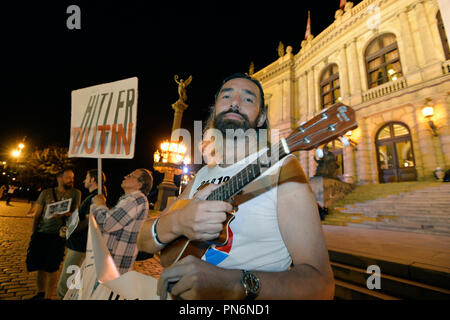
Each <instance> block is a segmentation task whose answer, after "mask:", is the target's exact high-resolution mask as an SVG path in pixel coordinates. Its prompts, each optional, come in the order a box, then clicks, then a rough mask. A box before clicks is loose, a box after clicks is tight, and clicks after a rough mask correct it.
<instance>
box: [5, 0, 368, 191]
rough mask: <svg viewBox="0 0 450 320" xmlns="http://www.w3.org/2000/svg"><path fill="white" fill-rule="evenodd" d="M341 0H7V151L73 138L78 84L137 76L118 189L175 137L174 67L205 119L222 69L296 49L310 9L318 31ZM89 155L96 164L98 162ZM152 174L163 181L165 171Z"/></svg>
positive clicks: (193, 116) (188, 124) (191, 116)
mask: <svg viewBox="0 0 450 320" xmlns="http://www.w3.org/2000/svg"><path fill="white" fill-rule="evenodd" d="M353 2H354V4H355V5H356V4H358V3H359V2H360V1H353ZM72 4H76V5H78V6H79V7H80V9H81V30H69V29H68V28H67V27H66V20H67V18H68V17H69V16H70V14H67V13H66V9H67V7H68V6H69V5H72ZM338 7H339V0H327V1H317V0H316V1H314V2H313V1H295V2H287V1H283V2H280V1H245V2H244V1H220V2H217V3H216V2H214V1H209V2H201V3H199V2H197V1H185V2H180V3H178V2H173V1H162V2H159V1H122V2H117V3H116V2H112V1H111V2H109V1H108V2H106V1H81V2H80V1H70V2H68V1H58V3H56V2H55V3H49V2H43V1H39V2H37V1H35V2H32V3H27V2H16V3H15V4H8V5H5V4H3V3H2V8H1V19H0V21H1V22H0V23H1V24H0V30H1V31H0V32H1V40H0V41H1V51H2V55H1V61H2V62H1V63H2V68H1V74H2V77H1V81H2V83H1V102H0V104H1V117H0V124H1V125H0V153H1V156H2V157H1V158H4V159H7V158H8V157H9V154H10V152H11V150H12V148H13V147H15V146H16V145H17V143H18V142H19V141H20V140H21V139H22V138H23V137H24V136H26V137H27V140H26V142H27V148H29V150H33V149H34V148H43V147H45V146H47V145H50V144H57V145H60V146H66V147H68V145H69V132H70V112H71V111H70V110H71V105H70V103H71V91H72V90H75V89H79V88H84V87H88V86H92V85H96V84H101V83H105V82H112V81H116V80H121V79H125V78H130V77H135V76H136V77H138V78H139V88H138V90H139V93H138V94H139V98H138V123H137V138H136V140H137V141H136V151H135V157H134V159H133V160H110V159H105V160H103V165H104V169H105V173H106V174H107V176H108V177H109V183H108V185H109V188H110V189H112V190H114V189H117V188H118V186H119V185H120V181H121V180H122V177H123V175H124V174H126V173H128V172H129V171H132V170H133V169H135V168H137V167H146V168H149V169H151V170H152V169H153V168H152V165H153V152H154V151H155V150H156V147H157V146H158V145H159V143H160V142H161V141H162V140H164V139H168V138H169V135H170V130H171V127H172V121H173V110H172V108H171V104H172V103H174V102H175V101H176V100H177V99H178V92H177V84H176V83H175V82H174V80H173V76H174V75H175V74H178V75H180V77H181V78H182V79H186V78H187V77H188V76H189V75H192V76H193V81H192V83H191V85H190V86H189V87H188V89H187V95H188V104H189V108H188V109H187V110H186V111H185V112H184V115H183V122H182V127H184V128H187V129H192V128H193V122H194V120H202V121H203V120H205V119H206V117H207V110H208V106H210V105H211V104H212V103H213V97H214V93H215V91H216V89H217V88H218V86H219V84H220V82H221V80H222V79H223V78H224V77H226V76H228V75H230V74H232V73H235V72H248V67H249V65H250V62H251V61H254V64H255V71H258V70H259V69H261V68H263V67H265V66H267V65H268V64H270V63H272V62H273V61H275V60H276V59H277V58H278V53H277V47H278V43H279V41H282V42H283V43H284V45H285V47H286V46H288V45H290V46H292V47H293V53H294V54H296V53H298V51H299V50H300V43H301V41H302V40H303V38H304V34H305V29H306V20H307V15H308V14H307V11H308V10H310V11H311V20H312V22H311V29H312V33H313V34H314V35H318V34H319V33H320V32H321V31H322V30H324V29H325V28H326V27H327V26H328V25H330V24H331V23H332V22H333V21H334V13H335V11H336V10H337V9H338ZM88 164H89V165H92V167H95V166H96V161H95V160H93V161H91V160H88ZM152 171H153V170H152ZM76 174H77V175H78V176H79V178H84V175H85V173H84V172H83V173H76ZM81 176H83V177H81ZM154 176H155V180H156V181H155V186H154V188H155V187H156V184H158V183H159V182H160V179H161V175H160V174H159V173H155V174H154ZM77 180H78V181H80V179H77ZM81 180H82V179H81ZM77 187H78V188H80V189H81V188H82V186H81V185H80V184H78V185H77ZM113 193H114V192H113Z"/></svg>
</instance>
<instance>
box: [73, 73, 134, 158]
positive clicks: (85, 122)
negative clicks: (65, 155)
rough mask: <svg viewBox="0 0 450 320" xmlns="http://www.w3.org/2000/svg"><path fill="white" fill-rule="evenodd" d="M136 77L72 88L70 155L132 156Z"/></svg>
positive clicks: (95, 156) (81, 156)
mask: <svg viewBox="0 0 450 320" xmlns="http://www.w3.org/2000/svg"><path fill="white" fill-rule="evenodd" d="M137 86H138V79H137V78H136V77H134V78H129V79H125V80H120V81H116V82H111V83H105V84H101V85H96V86H92V87H88V88H83V89H79V90H74V91H72V117H71V125H70V146H69V157H80V158H116V159H132V158H133V157H134V146H135V140H136V122H137V99H138V87H137Z"/></svg>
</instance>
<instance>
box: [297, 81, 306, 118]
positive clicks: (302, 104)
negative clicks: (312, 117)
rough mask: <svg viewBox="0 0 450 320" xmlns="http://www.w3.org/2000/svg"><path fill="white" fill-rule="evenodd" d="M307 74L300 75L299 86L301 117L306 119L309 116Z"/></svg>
mask: <svg viewBox="0 0 450 320" xmlns="http://www.w3.org/2000/svg"><path fill="white" fill-rule="evenodd" d="M307 80H308V79H307V76H306V74H302V75H300V78H299V82H298V86H299V101H298V102H299V108H300V110H299V118H300V119H304V118H306V117H307V116H308V83H307Z"/></svg>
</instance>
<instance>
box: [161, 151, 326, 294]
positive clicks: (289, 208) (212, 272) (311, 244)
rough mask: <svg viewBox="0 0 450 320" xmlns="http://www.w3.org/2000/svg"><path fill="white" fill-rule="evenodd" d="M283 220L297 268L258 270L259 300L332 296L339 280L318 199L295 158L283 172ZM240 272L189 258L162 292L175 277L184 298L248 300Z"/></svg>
mask: <svg viewBox="0 0 450 320" xmlns="http://www.w3.org/2000/svg"><path fill="white" fill-rule="evenodd" d="M293 208H295V210H293ZM278 224H279V227H280V231H281V235H282V238H283V240H284V242H285V245H286V247H287V249H288V251H289V253H290V254H291V257H292V260H293V265H294V266H293V267H292V268H291V269H290V270H287V271H283V272H259V271H255V272H254V273H255V275H256V276H257V277H258V278H259V280H260V283H261V292H260V293H259V296H258V299H332V298H333V296H334V280H333V274H332V271H331V267H330V264H329V258H328V251H327V248H326V245H325V240H324V237H323V234H322V227H321V224H320V219H319V215H318V211H317V205H316V200H315V198H314V195H313V194H312V192H311V189H310V187H309V184H308V183H307V179H306V177H305V175H304V173H303V170H302V169H301V167H300V163H299V162H298V160H296V159H289V160H287V161H286V163H285V165H284V166H283V168H282V169H281V172H280V178H279V186H278ZM241 276H242V274H241V271H240V270H227V269H223V268H218V267H216V266H213V265H211V264H209V263H207V262H205V261H202V260H200V259H197V258H194V257H186V258H184V259H183V260H181V261H180V262H178V263H177V264H175V265H174V266H172V267H170V268H168V269H166V270H165V271H164V272H163V274H162V275H161V278H160V281H159V283H158V285H159V293H160V294H162V295H164V290H165V287H166V282H167V281H170V279H181V280H180V281H179V282H178V283H177V284H176V285H175V286H174V287H173V289H172V294H173V295H175V296H180V297H181V298H182V299H243V298H244V290H243V288H242V285H241V283H240V279H241Z"/></svg>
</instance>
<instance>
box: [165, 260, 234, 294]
mask: <svg viewBox="0 0 450 320" xmlns="http://www.w3.org/2000/svg"><path fill="white" fill-rule="evenodd" d="M239 279H240V272H239V270H226V269H222V268H219V267H216V266H214V265H212V264H210V263H208V262H205V261H203V260H200V259H198V258H195V257H193V256H188V257H186V258H184V259H182V260H180V261H178V262H177V263H175V264H174V265H173V266H171V267H169V268H167V269H165V270H164V271H163V272H162V274H161V277H160V278H159V281H158V295H159V296H160V297H161V299H162V300H165V299H166V298H167V293H168V286H169V284H170V283H172V282H176V284H175V285H174V286H173V287H172V289H171V291H170V292H171V294H172V296H174V298H175V299H177V298H178V299H183V300H205V299H210V300H224V299H225V300H226V299H236V298H239V297H238V296H236V294H239V292H238V293H236V292H237V291H239V289H237V290H236V288H239V286H240V280H239Z"/></svg>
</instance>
